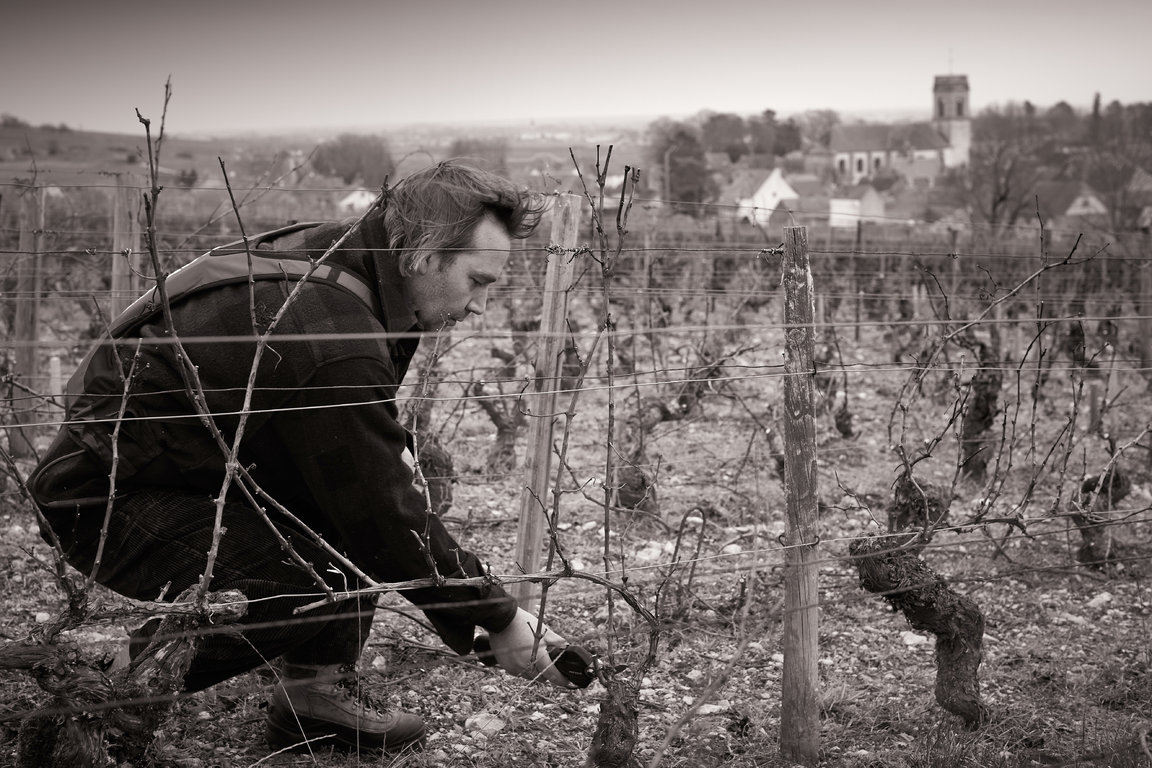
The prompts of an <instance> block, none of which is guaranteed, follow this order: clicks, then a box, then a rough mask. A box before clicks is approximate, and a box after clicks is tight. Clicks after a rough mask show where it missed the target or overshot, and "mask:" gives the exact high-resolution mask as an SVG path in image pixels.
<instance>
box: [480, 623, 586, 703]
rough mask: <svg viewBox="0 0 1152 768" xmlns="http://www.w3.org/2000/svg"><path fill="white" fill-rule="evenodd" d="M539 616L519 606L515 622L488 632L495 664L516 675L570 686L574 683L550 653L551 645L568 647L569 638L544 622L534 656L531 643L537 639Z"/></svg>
mask: <svg viewBox="0 0 1152 768" xmlns="http://www.w3.org/2000/svg"><path fill="white" fill-rule="evenodd" d="M538 623H539V620H538V619H537V618H536V617H535V616H533V615H532V614H531V613H529V612H528V611H526V610H524V609H523V608H517V609H516V616H515V617H514V618H513V619H512V623H511V624H509V625H508V626H507V627H505V628H504V629H503V630H501V631H500V632H493V633H491V634H490V635H489V643H490V647H491V651H490V653H491V655H492V657H494V658H495V661H496V665H497V666H499V667H500V668H501V669H503V670H505V671H507V672H508V673H510V674H513V675H516V676H517V677H523V678H526V679H528V680H535V679H536V678H538V677H541V678H543V679H545V680H547V681H548V682H549V683H552V685H555V686H558V687H560V688H570V687H571V683H570V682H569V680H568V678H567V677H565V676H564V674H563V673H562V672H561V671H560V670H558V669H557V668H556V665H555V663H553V661H552V658H551V657H550V656H549V654H548V649H549V648H565V647H567V646H568V641H567V640H565V639H564V638H563V637H561V636H560V635H558V634H556V633H555V632H553V631H552V630H551V629H549V628H548V625H544V627H543V634H542V635H541V637H540V645H539V647H538V648H537V650H536V659H535V662H533V660H532V647H533V645H534V644H535V642H536V625H537V624H538Z"/></svg>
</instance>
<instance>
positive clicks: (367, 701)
mask: <svg viewBox="0 0 1152 768" xmlns="http://www.w3.org/2000/svg"><path fill="white" fill-rule="evenodd" d="M339 671H340V678H339V679H338V680H337V681H336V687H337V688H339V689H340V690H341V691H343V692H344V694H345V695H346V696H348V697H349V698H350V699H352V700H353V701H355V702H356V703H357V705H359V706H360V707H362V708H364V709H371V710H374V711H376V712H378V713H380V714H387V712H388V707H387V705H386V704H384V702H382V701H380V700H379V699H377V698H376V697H375V696H373V695H372V694H370V693H369V692H368V691H367V690H365V689H364V686H362V685H360V673H359V672H358V671H357V669H356V667H355V665H352V664H345V665H343V666H341V667H340V670H339Z"/></svg>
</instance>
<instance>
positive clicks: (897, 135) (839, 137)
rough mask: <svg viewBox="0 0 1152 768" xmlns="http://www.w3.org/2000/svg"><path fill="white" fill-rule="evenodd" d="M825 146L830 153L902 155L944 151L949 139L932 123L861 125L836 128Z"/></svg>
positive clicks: (838, 126)
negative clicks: (917, 151) (887, 152)
mask: <svg viewBox="0 0 1152 768" xmlns="http://www.w3.org/2000/svg"><path fill="white" fill-rule="evenodd" d="M828 146H829V148H830V149H831V150H832V151H833V152H880V151H888V150H891V151H896V152H901V151H910V150H938V149H945V148H947V147H948V140H947V139H945V138H944V136H943V134H941V133H940V131H938V130H936V128H935V127H934V126H933V125H932V124H931V123H898V124H895V125H885V124H882V123H864V124H862V125H837V126H835V127H834V128H833V129H832V138H831V141H829V143H828Z"/></svg>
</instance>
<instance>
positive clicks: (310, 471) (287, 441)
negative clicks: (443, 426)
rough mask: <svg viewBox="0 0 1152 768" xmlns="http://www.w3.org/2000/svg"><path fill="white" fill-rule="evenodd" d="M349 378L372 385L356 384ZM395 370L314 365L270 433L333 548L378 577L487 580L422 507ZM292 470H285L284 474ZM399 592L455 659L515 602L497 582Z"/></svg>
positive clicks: (351, 362)
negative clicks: (331, 538)
mask: <svg viewBox="0 0 1152 768" xmlns="http://www.w3.org/2000/svg"><path fill="white" fill-rule="evenodd" d="M355 382H369V384H367V385H360V386H357V385H355ZM395 385H396V382H395V373H394V370H393V369H392V366H391V365H390V364H389V361H387V360H385V359H382V358H381V357H379V356H369V357H365V356H360V355H353V356H350V357H346V358H342V359H336V360H332V359H328V360H326V361H325V362H324V363H323V364H322V365H319V366H318V367H317V368H316V369H315V371H314V373H313V375H312V376H310V377H309V380H308V383H307V386H306V387H304V388H303V389H302V390H301V392H300V395H299V397H298V401H299V404H300V405H302V406H304V407H302V408H295V409H294V408H289V409H287V410H285V411H283V412H281V413H279V414H277V416H276V418H275V419H274V425H273V428H274V429H275V430H276V431H277V433H278V435H279V438H280V440H281V441H282V442H283V445H285V446H286V447H287V448H288V451H289V453H290V455H291V457H292V459H293V461H294V464H295V466H294V467H292V468H290V471H295V472H299V473H300V479H301V480H302V481H303V483H304V484H305V485H306V487H307V488H308V491H309V494H310V495H311V496H312V498H313V499H314V500H315V503H316V505H317V507H318V508H319V511H320V513H321V516H322V517H323V519H324V520H325V522H327V523H329V524H330V526H331V529H332V530H333V531H334V532H335V533H336V535H337V537H338V538H339V541H338V542H332V543H333V544H334V545H335V546H337V547H338V548H341V549H343V550H344V551H345V553H346V554H347V556H348V557H349V559H351V560H352V561H353V562H354V563H356V564H357V565H358V566H360V567H361V568H362V569H363V570H364V571H365V572H366V573H368V574H369V575H370V576H372V577H373V578H375V579H377V580H380V581H403V580H408V579H419V578H425V577H429V576H432V575H433V573H434V572H433V567H432V563H434V564H435V572H436V573H438V574H439V575H440V576H444V577H453V578H456V577H461V578H462V577H474V576H481V575H484V570H483V566H482V564H481V562H480V560H479V558H477V557H476V555H474V554H473V553H471V552H469V551H467V550H465V549H463V548H462V547H461V546H460V545H459V544H458V543H457V542H456V541H455V539H454V538H453V537H452V535H451V534H450V533H449V532H448V531H447V530H446V529H445V528H444V525H443V524H442V523H441V521H440V519H439V518H438V517H437V516H435V515H433V514H430V513H429V512H428V511H427V505H426V501H425V498H424V495H423V493H422V492H421V491H420V490H419V489H418V488H416V487H414V486H413V479H414V475H413V471H412V469H411V468H410V467H409V466H408V463H407V462H406V461H405V456H404V451H405V449H406V447H407V443H406V439H407V432H406V431H405V430H404V428H403V427H401V425H400V424H399V422H398V421H397V415H398V413H397V408H396V404H395V401H394V399H393V397H394V393H395ZM285 469H288V468H285ZM403 594H404V596H405V597H406V598H407V599H408V600H410V601H412V602H413V603H415V604H417V605H419V606H420V607H421V609H422V610H423V611H424V613H425V614H426V615H427V616H428V618H429V620H430V621H431V622H432V623H433V624H434V626H435V627H436V629H437V631H438V632H439V633H440V635H441V637H442V638H443V639H444V641H445V642H446V643H447V644H448V645H449V647H451V648H452V649H453V650H455V651H456V652H457V653H468V652H469V651H471V649H472V639H473V634H474V630H475V625H479V626H481V627H483V628H485V629H487V630H488V631H492V632H496V631H499V630H501V629H504V628H505V627H506V626H507V625H508V623H509V622H510V621H511V620H512V617H513V615H514V614H515V610H516V609H515V603H514V601H513V600H512V599H511V598H510V597H508V595H507V594H506V593H505V592H504V590H503V589H502V588H501V587H500V586H499V585H497V584H495V583H489V584H486V585H482V586H475V587H426V588H420V589H412V590H407V591H405V592H404V593H403Z"/></svg>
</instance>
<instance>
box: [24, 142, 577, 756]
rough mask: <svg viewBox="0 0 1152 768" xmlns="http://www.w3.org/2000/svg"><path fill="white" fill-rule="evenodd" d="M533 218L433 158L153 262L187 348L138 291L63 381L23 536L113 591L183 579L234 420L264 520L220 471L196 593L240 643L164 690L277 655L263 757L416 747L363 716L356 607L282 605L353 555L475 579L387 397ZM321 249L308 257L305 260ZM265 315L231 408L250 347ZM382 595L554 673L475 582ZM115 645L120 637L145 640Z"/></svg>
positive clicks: (172, 589) (334, 576)
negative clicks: (220, 610)
mask: <svg viewBox="0 0 1152 768" xmlns="http://www.w3.org/2000/svg"><path fill="white" fill-rule="evenodd" d="M539 219H540V208H539V207H536V206H534V204H533V203H532V201H531V198H530V197H529V196H528V195H527V193H525V192H523V191H520V190H518V189H516V188H515V187H514V186H513V185H512V184H511V183H510V182H508V181H507V180H504V179H501V178H499V177H497V176H494V175H492V174H489V173H487V172H484V171H481V170H479V169H476V168H473V167H470V166H468V165H466V164H462V163H460V162H445V163H441V164H440V165H437V166H435V167H432V168H429V169H426V170H424V171H421V172H419V173H416V174H414V175H412V176H410V177H408V178H407V179H405V180H403V181H401V182H400V183H398V184H397V185H396V186H395V187H394V188H393V189H391V190H389V192H388V194H387V195H386V196H385V200H384V201H383V203H382V205H380V206H378V207H377V208H375V209H374V210H373V211H372V212H370V213H369V214H368V215H367V216H366V217H365V218H364V219H363V220H362V221H361V222H360V224H359V226H354V225H353V223H351V222H344V223H329V224H315V225H298V226H294V227H289V228H286V229H284V230H278V231H277V232H273V233H269V234H267V235H264V236H260V237H257V238H253V239H251V240H250V241H249V243H248V246H247V247H245V246H244V245H242V244H241V245H238V246H232V247H224V248H222V249H217V250H215V251H212V252H209V253H208V254H206V255H204V256H202V257H200V259H197V260H196V261H194V262H193V263H192V264H191V265H189V266H188V267H185V268H184V269H182V270H178V271H177V272H175V273H173V275H171V276H170V278H169V279H168V280H167V281H166V284H167V286H168V290H167V291H166V292H165V293H166V295H167V296H169V297H170V299H169V302H168V303H169V304H170V305H171V318H172V325H173V326H174V328H175V332H176V336H177V337H178V338H179V339H180V340H181V342H182V345H183V349H184V350H185V352H186V355H187V359H186V360H184V359H182V354H181V352H180V350H179V347H178V346H177V345H175V344H173V343H172V338H171V335H170V334H169V332H168V326H167V321H166V319H165V312H164V311H163V306H162V305H163V302H161V301H160V296H159V295H158V294H157V292H156V291H154V292H153V294H152V295H150V296H145V297H143V298H142V299H141V300H139V301H137V302H136V304H134V305H133V306H132V307H130V308H129V309H128V310H127V311H126V312H125V313H124V314H123V315H122V316H121V317H120V318H119V319H117V320H116V321H115V322H114V323H113V326H112V329H111V333H112V337H113V341H112V343H108V340H107V339H106V340H105V343H103V344H102V345H99V346H98V347H97V348H96V349H95V350H94V351H93V353H92V354H91V355H90V359H88V360H86V361H85V362H84V363H83V364H82V365H81V367H80V370H79V371H78V372H77V375H76V377H74V379H73V384H72V385H71V386H70V389H73V390H74V391H75V392H76V395H75V397H73V398H72V399H71V400H70V402H69V408H68V422H67V423H66V424H65V426H64V427H63V428H62V429H61V431H60V434H59V435H58V436H57V438H56V441H55V442H54V444H53V445H52V447H51V449H50V450H49V452H48V454H47V456H46V457H45V459H44V460H43V461H42V462H41V464H40V466H39V467H38V468H37V470H36V472H35V473H34V474H33V477H32V478H31V480H30V483H29V486H30V489H31V490H32V493H33V495H34V497H35V499H36V500H37V503H38V504H39V506H40V507H41V509H42V510H43V512H44V516H45V518H46V520H47V521H48V523H49V526H50V528H51V530H50V531H45V532H44V533H45V536H46V537H48V538H49V539H52V538H55V539H57V540H58V541H59V543H60V545H61V547H62V549H63V551H64V554H65V557H66V558H67V559H68V561H69V562H70V563H71V564H72V565H74V566H75V567H76V568H78V569H79V570H80V571H81V572H83V573H85V574H87V573H93V572H94V573H95V574H96V578H97V580H98V581H99V582H100V583H102V584H105V585H107V586H108V587H110V588H112V589H114V590H116V591H117V592H120V593H122V594H124V595H127V596H129V597H132V598H136V599H142V600H158V599H168V600H171V599H173V598H175V597H176V596H177V595H179V594H180V593H181V592H183V591H184V590H186V589H188V588H189V587H192V586H193V585H195V584H197V583H198V582H199V581H200V579H201V576H202V574H203V573H204V572H205V568H206V564H207V554H206V553H208V551H209V550H210V548H211V546H212V539H213V530H214V527H215V518H216V513H217V503H216V499H217V497H218V496H219V495H220V493H221V488H222V487H223V480H224V477H225V473H226V464H227V455H228V448H227V447H228V446H231V445H233V442H234V439H235V437H236V434H237V432H238V431H239V430H240V425H241V421H242V416H241V412H243V411H245V410H246V411H247V417H246V422H244V423H243V431H242V432H241V440H240V442H239V450H238V455H237V457H236V459H237V462H236V463H237V465H238V467H239V468H241V469H242V470H243V471H244V472H246V473H247V478H246V479H244V480H243V485H244V486H245V487H246V488H247V489H248V490H249V492H250V493H251V495H252V497H255V498H256V499H257V501H258V504H259V506H260V507H263V508H264V509H266V510H267V519H266V518H265V517H264V516H263V515H262V514H261V513H260V512H258V511H256V510H254V509H253V503H252V502H251V500H250V498H249V497H247V496H245V495H244V494H243V493H241V490H240V488H239V486H240V485H241V480H237V481H235V482H233V483H232V484H231V487H230V490H229V492H228V494H227V496H226V503H225V504H224V505H223V519H222V527H223V529H224V534H223V536H222V537H221V538H220V542H219V552H218V554H217V555H216V559H215V562H214V564H213V570H212V580H211V588H212V589H214V590H223V589H237V590H240V591H241V592H243V593H244V594H245V595H246V596H247V598H248V600H249V601H250V603H249V605H248V612H247V615H246V617H245V619H244V624H243V625H242V629H243V633H242V635H240V634H227V633H222V634H210V635H208V636H207V637H206V638H205V639H204V640H203V641H202V642H201V644H200V645H199V647H198V651H197V655H196V656H195V658H194V659H193V661H192V663H191V666H190V668H189V670H188V672H187V675H186V676H185V678H184V686H185V688H186V689H187V690H190V691H194V690H199V689H202V688H205V687H208V686H210V685H213V684H215V683H217V682H219V681H221V680H225V679H228V678H230V677H233V676H235V675H238V674H240V673H243V672H245V671H247V670H250V669H253V668H255V667H257V666H259V665H261V664H264V663H266V662H267V661H269V660H271V659H274V658H277V657H282V662H283V663H282V665H281V670H280V673H279V674H280V684H278V685H277V686H276V688H275V690H274V692H273V695H272V699H271V702H270V706H269V711H268V735H269V740H270V743H271V745H272V746H273V747H276V748H280V747H284V746H291V745H293V744H297V743H299V742H301V741H303V740H304V739H306V738H308V739H312V738H316V737H322V736H324V737H327V736H329V735H330V734H334V738H335V740H336V741H338V742H340V743H342V744H345V745H350V746H361V747H363V746H367V747H375V748H383V749H386V750H399V749H403V748H405V747H408V746H412V745H416V744H418V743H420V741H421V739H422V737H423V733H424V725H423V722H422V720H421V719H420V718H419V717H418V716H417V715H414V714H409V713H404V712H395V711H382V710H380V709H378V708H377V705H376V704H375V703H374V702H373V701H372V699H371V697H369V696H367V695H366V694H364V693H363V692H362V691H360V690H359V687H358V685H357V684H356V679H355V666H354V665H355V663H356V661H357V659H358V658H359V655H360V652H361V650H362V648H363V646H364V643H365V641H366V639H367V636H368V632H369V629H370V627H371V622H372V615H373V610H374V601H373V600H372V599H368V598H359V599H345V600H342V601H337V602H330V603H329V604H328V605H326V606H324V607H323V608H319V609H313V610H311V611H308V612H305V613H302V614H296V613H294V609H296V608H298V607H300V606H303V605H308V604H310V603H315V602H316V601H317V599H318V597H322V596H323V592H322V591H321V589H320V587H319V586H318V584H317V579H318V578H322V579H323V580H324V581H325V582H326V583H327V585H328V587H330V588H331V589H332V590H333V591H337V592H339V591H345V590H350V589H355V588H356V587H357V586H359V585H361V584H362V580H361V579H359V578H358V576H357V575H356V571H357V569H359V571H360V572H362V573H364V574H366V575H367V576H369V577H370V578H372V579H374V580H376V581H379V582H397V581H403V580H409V579H421V578H424V579H426V578H428V577H430V576H436V575H439V576H441V577H453V578H463V577H477V576H482V575H484V572H485V569H484V568H483V567H482V565H481V562H480V560H479V559H478V558H477V557H476V555H474V554H472V553H470V552H468V551H466V550H464V549H463V548H461V547H460V545H459V544H457V543H456V541H455V540H454V539H453V538H452V536H451V535H450V534H449V533H448V532H447V531H446V530H445V529H444V527H443V525H442V524H441V522H440V520H439V519H438V518H436V517H435V516H434V515H430V514H429V513H428V512H427V510H426V502H425V498H424V496H423V494H422V493H421V492H420V491H419V489H418V488H415V487H414V485H413V480H414V475H413V469H412V466H411V454H410V453H409V450H408V448H409V445H408V441H409V436H408V434H407V433H406V431H405V430H404V429H403V428H402V427H401V426H400V424H399V423H398V421H397V416H398V414H397V408H396V404H395V396H396V390H397V387H398V386H399V384H400V383H401V382H402V380H403V378H404V375H405V372H406V371H407V369H408V365H409V362H410V360H411V359H412V356H413V354H414V353H415V351H416V347H417V344H418V343H419V334H421V333H435V332H437V331H439V330H441V329H444V328H447V327H450V326H452V325H454V324H455V323H456V322H458V321H460V320H463V319H465V318H466V317H468V316H469V315H479V314H481V313H482V312H483V311H484V308H485V304H486V301H487V298H488V290H489V287H490V286H491V285H492V283H494V282H495V281H496V280H497V279H499V278H500V276H501V273H502V272H503V270H504V266H505V263H506V261H507V258H508V252H509V248H510V244H511V240H512V239H513V238H523V237H527V236H528V235H529V234H530V233H531V232H532V231H533V230H534V228H535V227H536V226H537V224H538V222H539ZM341 238H343V240H342V241H341ZM338 242H339V245H338V247H337V248H336V249H335V250H333V251H332V252H331V253H330V255H329V256H328V257H327V258H325V259H324V260H323V262H322V264H321V266H320V267H319V268H315V264H314V262H309V259H312V260H316V259H319V258H320V257H321V256H323V255H324V254H325V253H326V252H328V251H330V250H331V247H332V246H333V244H336V243H338ZM304 273H307V277H306V278H305V279H304V284H303V285H302V286H300V287H299V289H298V290H296V292H295V294H294V295H292V297H291V300H290V301H289V300H288V297H289V295H290V294H293V289H294V288H296V287H297V283H298V281H299V280H300V279H301V275H302V274H304ZM285 304H287V308H286V309H285ZM278 312H282V314H281V316H280V317H279V319H278V320H277V321H276V322H275V325H274V327H273V330H272V335H271V336H270V338H269V342H268V345H267V348H266V349H264V350H263V354H262V355H261V356H260V359H259V364H258V365H257V374H256V377H255V386H254V387H253V388H252V391H251V402H250V404H249V405H248V406H247V407H246V406H245V397H246V388H247V386H248V381H249V376H250V372H251V370H252V368H253V364H254V361H255V360H256V356H257V351H258V345H257V338H258V337H259V335H261V334H262V333H263V332H264V331H266V330H267V329H268V328H269V326H270V324H271V323H272V321H273V318H275V317H276V316H277V313H278ZM193 374H194V375H193ZM197 390H199V391H197ZM190 394H191V395H192V398H191V399H190ZM193 400H201V401H202V402H203V407H204V409H206V410H207V411H208V412H209V413H211V415H212V422H213V423H214V427H212V426H209V425H206V424H205V423H204V421H203V419H202V418H201V417H200V416H199V415H198V412H197V409H196V408H195V407H194V406H193V404H192V403H193ZM214 429H216V430H218V432H214V431H213V430H214ZM222 446H224V447H222ZM110 477H111V478H113V479H114V486H113V484H112V481H110ZM262 494H263V495H262ZM110 495H111V496H112V497H113V499H114V503H113V504H112V505H111V507H112V510H111V515H110V516H108V519H107V520H106V519H105V518H106V514H105V512H106V509H107V508H108V506H109V504H108V498H109V496H110ZM264 495H266V496H267V497H268V498H270V499H272V500H274V502H270V501H267V499H265V496H264ZM285 510H286V511H287V512H288V513H290V514H286V513H285ZM270 523H271V524H274V525H275V529H276V530H275V531H273V530H271V527H270ZM105 525H106V526H107V532H106V540H104V541H103V542H102V538H101V537H102V533H101V529H102V527H103V526H105ZM314 534H318V535H319V537H321V538H322V540H323V541H322V542H321V541H317V540H316V536H315V535H314ZM280 537H283V540H284V541H285V542H286V543H287V545H290V547H288V546H286V545H285V544H282V543H281V541H280ZM324 542H326V543H327V544H330V545H331V548H326V547H325V546H324ZM333 549H334V550H335V552H334V551H333ZM336 553H339V554H336ZM345 558H346V560H345ZM349 563H351V564H352V565H353V566H354V567H349ZM403 594H404V596H405V597H406V598H407V599H409V600H411V601H412V602H413V603H415V604H416V605H418V606H420V607H421V608H422V609H423V610H424V612H425V614H426V616H427V617H428V618H429V620H430V621H431V623H432V624H433V626H434V627H435V628H436V630H437V632H438V633H439V634H440V636H441V637H442V638H443V640H444V641H445V642H446V643H447V644H448V645H449V646H450V647H451V648H452V649H453V650H455V651H456V652H457V653H461V654H464V653H468V652H470V651H471V650H472V647H473V638H474V634H475V631H476V627H477V626H478V627H480V628H481V629H482V630H484V631H485V632H486V633H487V634H488V636H489V640H490V644H491V649H492V653H493V655H494V658H495V661H496V663H497V664H498V665H500V666H501V667H503V668H504V669H506V670H508V671H510V672H512V673H513V674H517V675H521V676H524V677H528V678H536V677H542V678H543V679H546V680H548V681H550V682H553V683H554V684H557V685H564V684H565V679H564V677H563V675H561V674H560V673H559V672H558V671H557V670H556V668H555V667H554V666H552V665H551V663H550V660H549V657H548V654H547V653H546V650H547V649H548V648H550V647H562V646H564V645H565V641H564V639H563V638H562V637H560V636H559V635H557V634H556V633H555V632H553V631H551V630H549V629H547V627H545V628H544V634H543V636H542V638H541V640H542V642H541V643H540V644H539V645H540V647H539V650H538V652H537V653H535V654H534V653H533V645H534V639H535V638H534V632H535V630H536V626H537V621H536V617H534V616H532V615H531V614H530V613H528V612H526V611H524V610H522V609H518V608H517V607H516V605H515V603H514V601H512V600H511V598H509V597H508V596H507V595H506V593H505V592H504V591H503V590H502V589H501V588H500V587H499V586H498V585H496V584H495V583H490V582H486V583H484V584H483V585H481V586H441V587H436V586H426V587H421V588H418V589H411V590H407V591H405V592H403ZM136 641H137V642H136V645H137V646H138V650H139V647H140V646H143V645H144V644H145V643H146V641H147V632H146V631H143V632H138V633H137V637H136Z"/></svg>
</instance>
